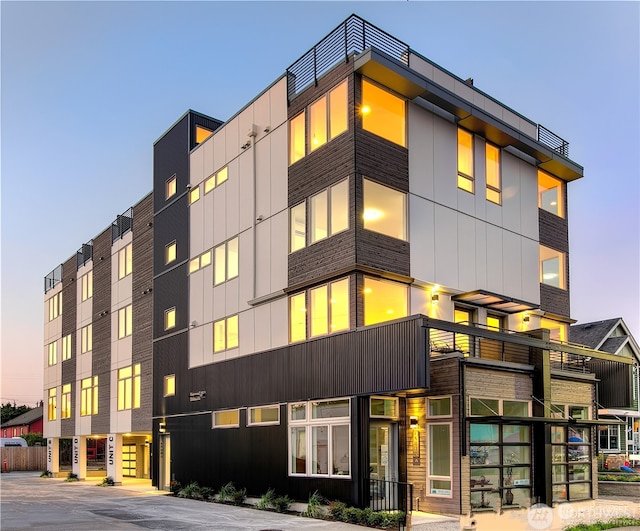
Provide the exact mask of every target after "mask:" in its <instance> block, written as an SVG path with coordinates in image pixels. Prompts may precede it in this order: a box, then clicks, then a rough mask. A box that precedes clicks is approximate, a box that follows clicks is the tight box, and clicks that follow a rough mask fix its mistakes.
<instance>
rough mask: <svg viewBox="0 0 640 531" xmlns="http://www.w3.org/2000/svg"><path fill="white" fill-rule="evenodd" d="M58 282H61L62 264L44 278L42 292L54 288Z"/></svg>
mask: <svg viewBox="0 0 640 531" xmlns="http://www.w3.org/2000/svg"><path fill="white" fill-rule="evenodd" d="M60 282H62V264H60V265H59V266H58V267H56V268H55V269H54V270H53V271H51V273H49V274H48V275H47V276H46V277H44V292H45V293H46V292H47V291H49V290H50V289H53V288H55V287H56V286H57V285H58V284H59V283H60Z"/></svg>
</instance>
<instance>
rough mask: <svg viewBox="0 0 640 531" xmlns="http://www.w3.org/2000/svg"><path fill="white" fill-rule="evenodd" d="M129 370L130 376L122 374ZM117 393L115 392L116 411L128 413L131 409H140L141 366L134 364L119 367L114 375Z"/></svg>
mask: <svg viewBox="0 0 640 531" xmlns="http://www.w3.org/2000/svg"><path fill="white" fill-rule="evenodd" d="M127 370H130V372H131V374H126V373H125V374H124V375H123V371H127ZM116 378H117V385H118V392H117V410H118V411H129V410H132V409H140V395H141V388H140V384H141V364H140V363H135V364H132V365H127V366H126V367H120V368H119V369H117V373H116Z"/></svg>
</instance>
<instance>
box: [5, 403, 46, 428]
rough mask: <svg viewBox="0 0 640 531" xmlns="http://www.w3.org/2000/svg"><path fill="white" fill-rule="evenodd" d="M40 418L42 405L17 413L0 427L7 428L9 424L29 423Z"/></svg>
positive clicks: (21, 424)
mask: <svg viewBox="0 0 640 531" xmlns="http://www.w3.org/2000/svg"><path fill="white" fill-rule="evenodd" d="M40 418H42V406H38V407H34V408H33V409H32V410H30V411H27V412H26V413H23V414H22V415H18V416H17V417H16V418H14V419H11V420H8V421H7V422H5V423H4V424H3V425H2V426H1V427H2V428H9V427H11V426H24V425H25V424H31V423H32V422H35V421H36V420H38V419H40Z"/></svg>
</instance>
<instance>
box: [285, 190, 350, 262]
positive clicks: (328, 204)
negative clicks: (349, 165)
mask: <svg viewBox="0 0 640 531" xmlns="http://www.w3.org/2000/svg"><path fill="white" fill-rule="evenodd" d="M290 224H291V226H290V231H291V239H290V247H291V252H293V251H297V250H298V249H302V248H303V247H305V246H306V244H307V242H306V235H307V229H306V206H305V203H300V204H299V205H296V206H295V207H292V208H291V213H290ZM309 224H310V227H309V244H312V243H315V242H317V241H320V240H324V239H325V238H328V237H329V236H333V235H334V234H338V233H339V232H342V231H344V230H347V229H348V228H349V180H348V179H345V180H344V181H341V182H339V183H338V184H335V185H333V186H331V187H329V188H327V189H326V190H323V191H322V192H320V193H318V194H316V195H314V196H312V197H311V198H310V199H309Z"/></svg>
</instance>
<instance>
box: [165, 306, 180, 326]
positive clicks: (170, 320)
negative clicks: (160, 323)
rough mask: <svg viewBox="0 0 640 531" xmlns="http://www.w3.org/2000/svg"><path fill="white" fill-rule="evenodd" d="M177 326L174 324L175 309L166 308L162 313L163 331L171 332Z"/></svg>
mask: <svg viewBox="0 0 640 531" xmlns="http://www.w3.org/2000/svg"><path fill="white" fill-rule="evenodd" d="M176 325H177V322H176V307H175V306H173V307H171V308H167V309H166V310H165V311H164V330H165V332H166V331H167V330H173V329H174V328H175V327H176Z"/></svg>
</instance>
